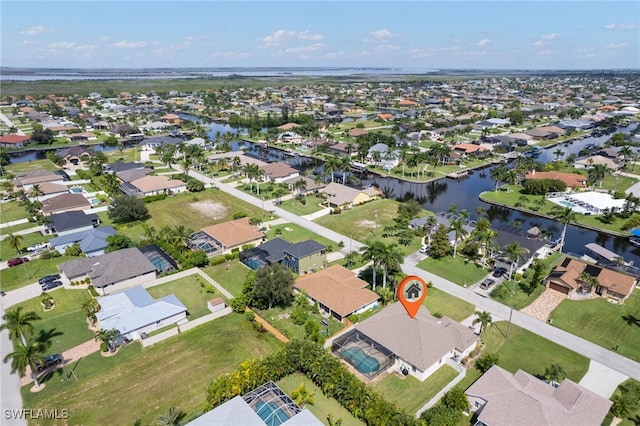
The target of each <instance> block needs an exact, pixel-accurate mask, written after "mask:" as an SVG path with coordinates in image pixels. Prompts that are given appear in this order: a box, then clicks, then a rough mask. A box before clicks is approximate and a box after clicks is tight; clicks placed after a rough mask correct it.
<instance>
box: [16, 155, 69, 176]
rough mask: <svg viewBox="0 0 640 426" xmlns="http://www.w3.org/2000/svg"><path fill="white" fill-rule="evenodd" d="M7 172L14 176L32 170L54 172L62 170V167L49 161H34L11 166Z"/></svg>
mask: <svg viewBox="0 0 640 426" xmlns="http://www.w3.org/2000/svg"><path fill="white" fill-rule="evenodd" d="M5 170H6V171H7V172H8V173H12V174H14V175H17V174H20V173H25V172H30V171H32V170H48V171H50V172H54V171H56V170H60V167H58V166H56V165H55V164H53V163H52V162H51V161H49V160H46V159H45V160H32V161H25V162H23V163H12V164H9V165H8V166H7V167H6V168H5Z"/></svg>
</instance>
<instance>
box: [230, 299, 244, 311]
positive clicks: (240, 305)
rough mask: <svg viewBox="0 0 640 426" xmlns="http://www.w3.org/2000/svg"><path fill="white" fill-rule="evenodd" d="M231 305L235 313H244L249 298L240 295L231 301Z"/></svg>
mask: <svg viewBox="0 0 640 426" xmlns="http://www.w3.org/2000/svg"><path fill="white" fill-rule="evenodd" d="M229 304H230V305H231V309H233V312H237V313H242V312H244V309H245V308H246V307H247V298H246V297H245V296H244V295H240V296H237V297H234V298H233V299H231V301H230V302H229Z"/></svg>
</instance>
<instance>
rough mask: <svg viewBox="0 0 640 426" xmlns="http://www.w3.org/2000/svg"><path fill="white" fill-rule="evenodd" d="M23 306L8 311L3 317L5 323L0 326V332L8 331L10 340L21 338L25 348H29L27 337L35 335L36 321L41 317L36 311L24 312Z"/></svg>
mask: <svg viewBox="0 0 640 426" xmlns="http://www.w3.org/2000/svg"><path fill="white" fill-rule="evenodd" d="M22 309H23V308H22V306H16V307H15V308H11V309H8V310H7V311H6V312H5V313H4V315H3V316H2V320H3V321H4V322H3V323H2V325H0V330H8V331H9V338H10V339H12V340H13V339H17V338H20V339H21V340H22V344H23V346H27V337H28V336H31V334H32V333H33V324H31V323H32V322H34V321H38V320H39V319H40V317H39V316H38V314H36V313H35V312H34V311H29V312H22Z"/></svg>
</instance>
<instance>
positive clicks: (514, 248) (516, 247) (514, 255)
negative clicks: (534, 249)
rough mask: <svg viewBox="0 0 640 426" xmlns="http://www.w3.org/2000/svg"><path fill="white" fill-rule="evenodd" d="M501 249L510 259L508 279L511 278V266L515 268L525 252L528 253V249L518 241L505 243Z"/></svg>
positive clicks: (523, 257) (524, 256) (524, 255)
mask: <svg viewBox="0 0 640 426" xmlns="http://www.w3.org/2000/svg"><path fill="white" fill-rule="evenodd" d="M502 250H503V251H504V252H505V253H506V255H507V257H508V258H509V259H510V260H511V262H512V263H511V269H510V270H509V279H511V274H512V273H513V266H514V265H515V266H516V268H517V266H518V264H519V263H520V261H521V260H524V259H526V257H527V254H529V251H530V250H529V249H528V248H526V247H522V246H521V245H520V243H519V242H518V241H514V242H512V243H511V244H507V245H506V246H504V247H503V248H502Z"/></svg>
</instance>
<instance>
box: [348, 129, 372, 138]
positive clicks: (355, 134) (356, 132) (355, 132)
mask: <svg viewBox="0 0 640 426" xmlns="http://www.w3.org/2000/svg"><path fill="white" fill-rule="evenodd" d="M368 133H369V131H368V130H367V129H358V128H353V129H351V130H349V136H351V137H352V138H357V137H358V136H362V135H366V134H368Z"/></svg>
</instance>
